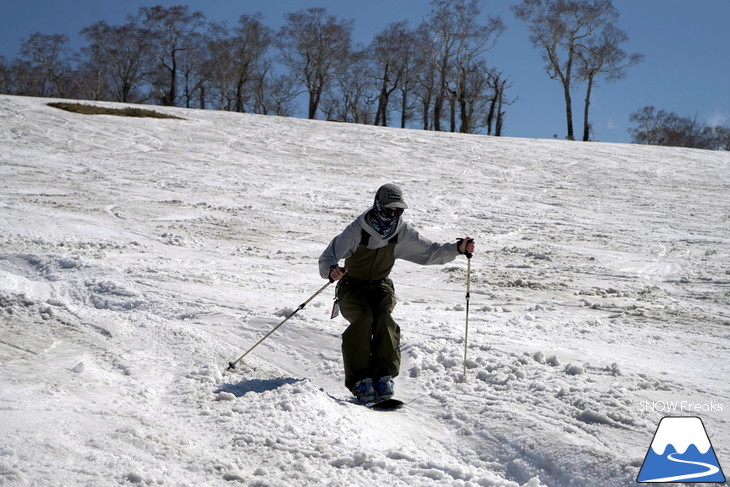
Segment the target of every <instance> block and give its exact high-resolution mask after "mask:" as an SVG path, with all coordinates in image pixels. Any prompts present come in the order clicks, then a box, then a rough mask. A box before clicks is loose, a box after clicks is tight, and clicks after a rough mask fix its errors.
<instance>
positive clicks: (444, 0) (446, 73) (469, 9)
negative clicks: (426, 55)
mask: <svg viewBox="0 0 730 487" xmlns="http://www.w3.org/2000/svg"><path fill="white" fill-rule="evenodd" d="M431 5H432V6H433V8H432V10H431V13H430V14H429V17H428V20H427V24H428V26H429V28H430V30H431V32H432V42H431V46H430V49H431V55H432V57H433V62H434V64H435V67H436V71H437V73H438V85H437V92H436V97H435V100H434V107H433V123H434V130H441V118H442V115H443V106H444V103H445V102H446V101H447V99H448V98H451V99H452V100H455V99H458V98H459V96H460V95H459V92H458V90H459V89H460V88H459V87H460V85H461V84H462V82H461V81H460V80H459V77H460V76H462V77H463V76H465V75H466V74H465V73H466V71H467V70H468V69H469V66H470V65H471V64H472V63H473V62H474V61H475V60H476V59H477V58H479V57H480V56H481V55H483V54H484V53H485V52H486V51H488V50H489V49H491V48H492V47H494V45H495V43H496V41H497V39H498V38H499V37H500V35H501V34H502V33H503V32H504V30H505V29H506V27H505V25H504V23H503V22H502V20H501V19H500V18H499V17H489V18H488V19H487V22H486V23H485V24H481V23H479V19H480V18H481V8H480V7H479V2H478V0H433V1H432V2H431ZM450 85H451V86H450ZM454 103H455V102H454ZM455 120H456V117H455V114H454V112H453V110H452V115H451V130H452V131H456V122H455Z"/></svg>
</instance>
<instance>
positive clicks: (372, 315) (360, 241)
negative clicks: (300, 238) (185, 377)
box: [319, 184, 474, 402]
mask: <svg viewBox="0 0 730 487" xmlns="http://www.w3.org/2000/svg"><path fill="white" fill-rule="evenodd" d="M406 208H408V206H407V205H406V203H405V201H404V200H403V193H402V191H401V190H400V188H399V187H398V186H396V185H394V184H385V185H383V186H381V187H380V188H379V189H378V191H377V193H376V195H375V201H374V202H373V206H372V208H369V209H368V210H366V211H365V212H363V213H362V214H361V215H360V216H359V217H357V219H356V220H355V221H354V222H352V223H351V224H350V225H349V226H348V227H347V228H345V230H344V231H343V232H342V233H340V234H339V235H338V236H336V237H335V238H333V239H332V241H331V242H330V244H329V245H328V246H327V248H326V249H325V251H324V252H323V253H322V255H321V256H320V258H319V271H320V275H321V276H322V277H323V278H325V279H330V281H332V282H334V281H339V282H338V283H337V290H336V303H337V305H338V306H339V309H340V312H341V313H342V316H344V317H345V319H346V320H347V321H348V322H349V323H350V325H349V326H348V327H347V329H346V330H345V332H344V333H343V334H342V358H343V361H344V366H345V386H346V387H347V388H348V389H349V390H350V391H351V392H352V393H353V395H354V396H355V397H357V399H358V400H359V401H361V402H372V401H375V400H376V399H377V398H380V399H383V400H385V399H390V398H391V397H393V387H394V383H393V378H394V377H396V376H397V375H398V372H399V369H400V358H401V357H400V327H399V326H398V324H397V323H396V322H395V321H394V320H393V318H392V317H391V312H392V311H393V308H394V307H395V302H396V301H395V289H394V287H393V281H391V280H390V279H388V275H389V274H390V271H391V269H392V268H393V264H394V263H395V260H396V259H405V260H408V261H411V262H415V263H417V264H422V265H432V264H445V263H447V262H451V261H452V260H454V259H455V258H456V256H457V255H459V254H467V253H468V254H471V253H472V252H473V251H474V240H473V239H471V238H469V237H466V238H461V239H458V240H457V241H456V242H453V243H445V244H439V243H433V242H431V241H429V240H427V239H425V238H423V237H421V236H420V235H419V234H418V232H417V231H416V230H414V229H413V228H411V227H410V226H409V225H408V224H407V223H406V222H405V221H403V218H401V217H402V215H403V211H404V210H405V209H406ZM342 259H345V265H344V267H340V265H339V263H340V260H342Z"/></svg>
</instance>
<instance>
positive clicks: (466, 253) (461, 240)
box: [456, 237, 474, 259]
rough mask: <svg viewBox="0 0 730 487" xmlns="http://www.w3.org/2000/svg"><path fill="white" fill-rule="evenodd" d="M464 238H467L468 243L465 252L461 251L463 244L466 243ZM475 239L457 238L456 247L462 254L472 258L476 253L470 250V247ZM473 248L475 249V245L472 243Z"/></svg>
mask: <svg viewBox="0 0 730 487" xmlns="http://www.w3.org/2000/svg"><path fill="white" fill-rule="evenodd" d="M464 240H466V245H465V246H464V252H462V251H461V245H462V244H463V243H464ZM473 242H474V239H473V238H469V237H467V238H466V239H463V238H459V239H457V240H456V248H457V250H458V251H459V253H460V254H464V255H466V258H467V259H471V258H472V256H473V255H474V254H472V253H471V252H469V250H468V248H469V245H470V244H473ZM472 250H474V247H473V245H472Z"/></svg>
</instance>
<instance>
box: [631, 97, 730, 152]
mask: <svg viewBox="0 0 730 487" xmlns="http://www.w3.org/2000/svg"><path fill="white" fill-rule="evenodd" d="M629 120H631V122H633V123H635V124H636V126H634V127H631V128H630V129H629V133H630V134H631V138H632V141H633V142H634V143H637V144H650V145H665V146H672V147H692V148H695V149H723V148H727V135H728V130H727V128H726V127H721V128H716V127H709V126H708V125H706V124H702V123H700V122H698V121H697V116H696V115H695V116H694V117H682V116H680V115H678V114H676V113H674V112H669V111H667V110H664V109H661V110H657V109H656V108H654V107H653V106H646V107H644V108H641V109H640V110H637V111H636V112H634V113H632V114H631V115H630V116H629Z"/></svg>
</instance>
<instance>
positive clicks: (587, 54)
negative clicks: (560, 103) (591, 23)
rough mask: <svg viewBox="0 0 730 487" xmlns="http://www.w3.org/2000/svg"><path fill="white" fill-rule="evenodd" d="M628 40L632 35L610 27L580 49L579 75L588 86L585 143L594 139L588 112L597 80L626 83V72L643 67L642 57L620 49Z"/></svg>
mask: <svg viewBox="0 0 730 487" xmlns="http://www.w3.org/2000/svg"><path fill="white" fill-rule="evenodd" d="M626 40H628V35H626V33H625V32H624V31H623V30H621V29H619V28H618V27H616V26H615V25H614V24H606V25H605V26H604V28H603V29H602V31H601V33H600V34H599V35H597V36H595V37H593V38H590V39H587V42H585V43H582V44H579V45H578V46H577V47H578V49H577V51H576V53H577V55H578V61H579V62H578V67H579V75H580V77H581V78H582V79H584V80H585V81H586V83H587V87H586V97H585V106H584V111H583V140H584V141H588V140H589V139H590V131H591V124H590V122H589V121H588V120H589V119H588V109H589V107H590V104H591V92H592V90H593V86H594V83H595V80H596V77H598V76H600V75H603V77H604V78H605V79H606V80H607V81H614V80H618V79H623V78H625V77H626V69H627V68H629V67H631V66H634V65H636V64H638V63H640V62H641V61H642V60H643V58H644V56H643V55H642V54H631V55H629V54H626V52H625V51H624V50H623V49H621V48H620V47H619V45H620V44H621V43H623V42H624V41H626Z"/></svg>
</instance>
